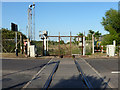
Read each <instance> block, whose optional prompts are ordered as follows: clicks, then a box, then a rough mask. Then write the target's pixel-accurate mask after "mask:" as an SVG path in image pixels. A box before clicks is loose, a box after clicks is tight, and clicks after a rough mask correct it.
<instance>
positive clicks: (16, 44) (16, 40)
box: [15, 32, 18, 56]
mask: <svg viewBox="0 0 120 90" xmlns="http://www.w3.org/2000/svg"><path fill="white" fill-rule="evenodd" d="M15 34H16V56H18V49H17V32H15Z"/></svg>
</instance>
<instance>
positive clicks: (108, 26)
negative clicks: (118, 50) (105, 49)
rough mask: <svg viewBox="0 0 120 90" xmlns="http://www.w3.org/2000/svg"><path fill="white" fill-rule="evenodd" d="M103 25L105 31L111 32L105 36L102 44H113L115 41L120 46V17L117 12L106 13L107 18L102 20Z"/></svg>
mask: <svg viewBox="0 0 120 90" xmlns="http://www.w3.org/2000/svg"><path fill="white" fill-rule="evenodd" d="M101 24H102V25H103V26H104V29H105V30H106V31H108V32H109V34H108V35H105V36H104V40H103V42H102V44H111V43H112V42H113V40H116V41H117V44H120V38H119V37H120V17H119V15H118V11H117V10H113V9H110V10H108V11H107V12H106V13H105V17H103V18H102V22H101Z"/></svg>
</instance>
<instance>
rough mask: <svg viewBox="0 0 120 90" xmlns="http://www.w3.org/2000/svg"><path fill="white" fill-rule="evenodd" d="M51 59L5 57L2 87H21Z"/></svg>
mask: <svg viewBox="0 0 120 90" xmlns="http://www.w3.org/2000/svg"><path fill="white" fill-rule="evenodd" d="M49 60H50V59H42V60H41V59H40V60H39V59H34V60H33V59H3V60H2V88H9V89H12V88H21V87H22V86H23V85H25V84H26V83H27V82H28V81H29V80H31V78H32V77H33V75H35V74H36V73H37V72H38V71H39V70H40V69H41V68H42V67H43V66H44V65H45V64H46V63H47V62H48V61H49Z"/></svg>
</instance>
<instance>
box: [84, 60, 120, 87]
mask: <svg viewBox="0 0 120 90" xmlns="http://www.w3.org/2000/svg"><path fill="white" fill-rule="evenodd" d="M86 61H87V62H88V63H89V64H90V65H91V66H92V67H93V68H94V69H95V70H96V71H97V72H99V73H100V75H101V76H103V77H105V78H106V79H110V83H111V86H112V87H113V88H118V86H119V85H118V84H119V83H118V82H119V81H118V74H117V73H112V72H114V71H120V69H119V68H118V59H86Z"/></svg>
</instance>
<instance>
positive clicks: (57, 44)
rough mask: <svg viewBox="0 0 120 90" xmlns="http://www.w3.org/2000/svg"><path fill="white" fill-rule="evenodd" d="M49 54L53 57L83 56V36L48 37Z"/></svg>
mask: <svg viewBox="0 0 120 90" xmlns="http://www.w3.org/2000/svg"><path fill="white" fill-rule="evenodd" d="M47 38H48V49H47V54H48V55H52V56H61V55H64V56H72V55H82V54H83V36H71V33H70V36H60V34H59V36H47Z"/></svg>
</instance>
